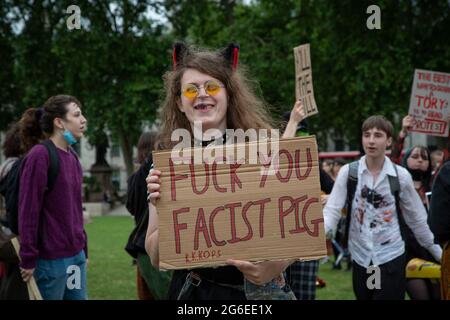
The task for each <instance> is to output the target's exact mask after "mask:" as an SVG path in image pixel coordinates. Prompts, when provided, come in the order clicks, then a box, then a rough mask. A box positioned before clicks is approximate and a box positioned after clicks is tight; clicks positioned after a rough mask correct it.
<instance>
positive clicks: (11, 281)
mask: <svg viewBox="0 0 450 320" xmlns="http://www.w3.org/2000/svg"><path fill="white" fill-rule="evenodd" d="M3 155H4V156H5V158H6V159H5V161H4V162H3V163H2V165H1V166H0V181H1V185H2V186H3V183H6V180H3V179H6V176H7V174H8V172H9V171H10V170H11V168H12V166H13V165H14V163H15V162H16V161H18V160H19V157H21V156H22V155H23V151H22V147H21V139H20V127H19V125H18V124H17V123H14V124H13V125H12V126H11V128H10V129H9V130H8V132H7V133H6V135H5V141H4V142H3ZM5 192H6V190H5ZM3 200H4V198H3V197H2V196H0V201H2V202H3ZM1 208H2V209H3V210H2V212H1V213H0V238H4V240H3V241H4V243H3V245H2V244H0V264H1V265H3V268H4V275H3V277H1V278H0V300H28V290H27V286H26V284H25V282H23V280H22V277H21V275H20V268H19V258H18V257H17V254H16V252H15V250H14V247H13V245H12V243H11V241H10V240H9V239H11V236H12V231H11V230H10V229H9V226H8V221H7V217H6V207H5V204H2V205H1ZM0 241H2V239H0Z"/></svg>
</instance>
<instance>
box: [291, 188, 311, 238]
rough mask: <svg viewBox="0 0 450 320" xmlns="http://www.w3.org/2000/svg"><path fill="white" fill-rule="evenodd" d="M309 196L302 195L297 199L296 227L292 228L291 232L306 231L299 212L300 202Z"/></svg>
mask: <svg viewBox="0 0 450 320" xmlns="http://www.w3.org/2000/svg"><path fill="white" fill-rule="evenodd" d="M307 198H308V196H307V195H304V196H301V197H300V198H297V199H295V200H294V201H295V229H293V230H290V231H289V233H290V234H294V233H302V232H305V228H302V227H300V217H299V214H298V207H299V203H300V202H302V201H305V200H306V199H307Z"/></svg>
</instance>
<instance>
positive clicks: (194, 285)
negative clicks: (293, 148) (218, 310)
mask: <svg viewBox="0 0 450 320" xmlns="http://www.w3.org/2000/svg"><path fill="white" fill-rule="evenodd" d="M238 51H239V47H238V46H237V45H234V44H230V45H229V46H228V47H227V48H225V49H224V50H222V51H219V52H211V51H206V50H205V51H194V50H193V49H189V48H188V47H186V46H185V45H183V44H181V43H177V44H176V45H175V46H174V51H173V62H174V70H173V71H170V72H167V73H166V75H165V92H166V97H165V101H164V103H163V105H162V111H163V115H162V119H163V128H162V131H161V135H160V149H172V148H173V147H174V146H175V145H176V144H177V143H178V141H176V142H173V141H171V135H172V132H173V131H174V130H175V129H178V128H184V129H186V130H188V131H189V132H190V133H191V137H192V136H193V135H192V132H193V129H194V122H197V121H199V122H201V124H202V130H203V134H202V138H201V140H202V141H201V145H203V146H206V145H208V144H209V143H210V142H211V141H214V140H211V139H212V137H211V136H207V135H206V134H205V132H206V131H207V130H208V129H212V128H214V129H217V130H220V131H221V132H222V133H223V134H224V135H223V139H224V140H225V139H226V136H225V130H226V129H243V130H244V131H246V130H248V129H250V128H254V129H271V127H272V126H271V120H270V117H269V115H268V113H267V111H266V107H265V105H264V103H263V102H262V101H261V100H259V99H258V98H257V97H256V96H255V94H254V93H253V92H252V90H251V88H250V85H249V81H248V80H247V78H246V77H245V75H244V72H243V68H242V66H240V67H239V70H238V68H237V62H238ZM160 175H161V172H160V171H159V170H158V168H154V169H152V170H150V174H149V176H148V177H147V187H148V193H149V196H148V200H149V213H150V219H149V224H148V230H147V237H146V250H147V252H148V254H149V255H150V258H151V261H152V263H153V265H154V266H155V267H157V268H158V267H159V251H158V241H159V233H158V212H157V208H156V202H157V199H158V198H159V197H160V192H159V191H160V183H161V180H160ZM205 200H206V199H205ZM228 264H229V265H228V266H224V267H218V268H200V269H194V270H193V271H191V270H176V271H175V272H174V275H173V278H172V282H171V287H170V289H169V299H195V300H203V299H224V300H229V299H233V300H244V299H246V298H249V299H252V296H246V293H248V292H249V291H248V290H245V288H244V284H248V285H250V286H252V285H261V286H263V285H265V284H267V283H271V282H272V280H274V279H275V282H276V283H277V285H278V286H277V288H278V291H276V290H274V291H272V294H271V297H270V298H274V299H276V298H277V297H279V296H278V294H280V293H284V292H290V293H291V294H292V291H290V288H289V286H288V285H287V284H286V283H285V281H284V278H283V277H282V276H281V275H282V273H283V271H284V270H285V269H286V268H287V267H288V266H289V264H290V262H289V261H266V262H262V263H251V262H248V261H238V260H229V261H228ZM244 278H245V279H246V281H244ZM278 280H279V281H278ZM277 281H278V282H277ZM269 289H270V288H269ZM250 291H251V290H250ZM281 295H283V294H281ZM292 296H293V294H292Z"/></svg>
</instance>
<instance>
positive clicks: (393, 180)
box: [388, 163, 406, 239]
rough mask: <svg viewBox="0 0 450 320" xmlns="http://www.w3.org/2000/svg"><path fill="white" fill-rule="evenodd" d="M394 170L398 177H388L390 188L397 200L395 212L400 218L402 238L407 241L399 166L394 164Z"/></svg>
mask: <svg viewBox="0 0 450 320" xmlns="http://www.w3.org/2000/svg"><path fill="white" fill-rule="evenodd" d="M393 165H394V170H395V174H396V176H390V175H388V179H389V187H390V189H391V194H392V195H393V196H394V198H395V211H397V217H398V223H399V225H400V233H401V235H402V238H403V239H405V234H404V233H405V230H404V229H405V227H406V223H405V220H404V219H403V215H402V210H401V208H400V180H399V178H398V170H397V165H396V164H394V163H393Z"/></svg>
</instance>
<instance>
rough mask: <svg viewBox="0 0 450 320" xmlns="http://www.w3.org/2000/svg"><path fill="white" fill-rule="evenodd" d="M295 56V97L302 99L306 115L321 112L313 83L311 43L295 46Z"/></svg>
mask: <svg viewBox="0 0 450 320" xmlns="http://www.w3.org/2000/svg"><path fill="white" fill-rule="evenodd" d="M294 58H295V97H296V99H297V100H300V99H301V100H302V102H303V106H304V110H305V116H306V117H309V116H311V115H313V114H316V113H318V112H319V110H318V109H317V104H316V100H315V99H314V90H313V84H312V69H311V55H310V50H309V43H308V44H303V45H301V46H298V47H295V48H294Z"/></svg>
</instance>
